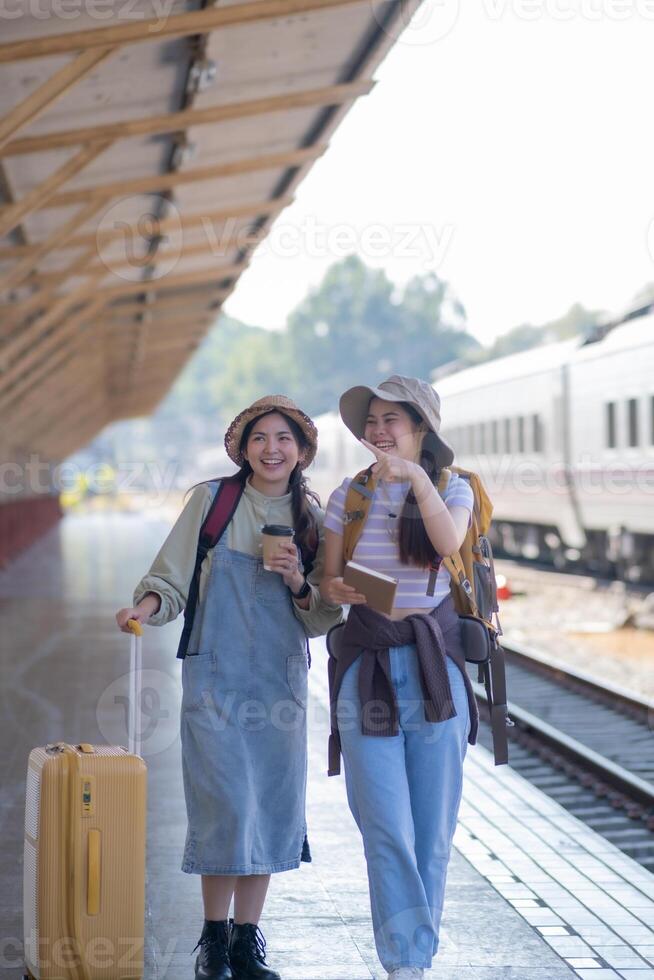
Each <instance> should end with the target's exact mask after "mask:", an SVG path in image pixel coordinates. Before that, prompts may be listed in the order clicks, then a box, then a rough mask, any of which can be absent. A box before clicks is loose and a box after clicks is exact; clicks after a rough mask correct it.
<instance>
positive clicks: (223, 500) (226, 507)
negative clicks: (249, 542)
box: [177, 476, 245, 660]
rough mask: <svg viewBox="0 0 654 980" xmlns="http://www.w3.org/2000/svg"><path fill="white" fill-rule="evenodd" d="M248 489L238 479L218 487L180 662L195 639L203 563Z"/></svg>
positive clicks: (200, 549)
mask: <svg viewBox="0 0 654 980" xmlns="http://www.w3.org/2000/svg"><path fill="white" fill-rule="evenodd" d="M244 489H245V484H244V483H243V481H242V480H239V479H238V478H236V477H233V476H227V477H225V478H224V479H222V480H221V481H220V483H219V484H218V489H217V491H216V493H215V496H214V498H213V501H212V503H211V507H210V508H209V512H208V514H207V516H206V517H205V519H204V521H203V523H202V527H201V528H200V534H199V536H198V545H197V551H196V555H195V566H194V568H193V577H192V579H191V585H190V588H189V593H188V599H187V601H186V607H185V609H184V629H183V630H182V635H181V637H180V641H179V646H178V648H177V657H178V659H179V660H183V659H184V657H185V656H186V651H187V649H188V644H189V640H190V639H191V632H192V630H193V621H194V619H195V610H196V608H197V604H198V598H199V594H200V569H201V567H202V562H203V561H204V559H205V558H206V557H207V553H208V552H209V551H210V550H211V549H212V548H215V546H216V545H217V544H218V542H219V541H220V539H221V537H222V536H223V534H224V533H225V529H226V528H227V526H228V525H229V522H230V521H231V519H232V517H233V516H234V514H235V512H236V508H237V507H238V503H239V500H240V499H241V495H242V493H243V490H244Z"/></svg>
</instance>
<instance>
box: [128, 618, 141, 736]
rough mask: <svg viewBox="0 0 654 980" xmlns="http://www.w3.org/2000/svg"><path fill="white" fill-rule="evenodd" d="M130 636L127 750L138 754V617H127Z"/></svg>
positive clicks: (139, 650)
mask: <svg viewBox="0 0 654 980" xmlns="http://www.w3.org/2000/svg"><path fill="white" fill-rule="evenodd" d="M127 626H128V627H129V630H130V633H131V636H130V664H129V705H128V712H127V715H128V721H127V750H128V752H129V753H130V755H140V751H139V750H140V747H141V746H140V742H141V666H142V659H143V654H142V645H143V628H142V626H141V624H140V623H139V621H138V619H128V620H127Z"/></svg>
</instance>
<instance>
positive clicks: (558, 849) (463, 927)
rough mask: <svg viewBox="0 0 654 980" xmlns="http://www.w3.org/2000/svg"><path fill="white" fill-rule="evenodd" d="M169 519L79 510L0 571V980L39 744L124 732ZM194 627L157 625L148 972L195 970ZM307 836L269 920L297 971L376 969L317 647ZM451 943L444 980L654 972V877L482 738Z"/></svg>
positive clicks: (361, 867)
mask: <svg viewBox="0 0 654 980" xmlns="http://www.w3.org/2000/svg"><path fill="white" fill-rule="evenodd" d="M166 531H167V526H166V525H165V524H163V523H161V522H160V521H158V520H156V519H143V518H141V517H136V516H125V515H114V516H109V517H90V518H77V517H75V518H66V520H65V521H64V522H63V523H62V524H61V526H60V527H59V528H57V529H55V530H54V531H52V532H50V533H49V534H48V535H47V537H46V538H45V539H44V540H43V541H42V542H40V543H39V544H38V545H36V546H34V547H32V548H31V549H30V551H29V552H28V553H26V554H25V555H23V556H22V557H21V558H20V559H18V560H17V562H15V563H14V565H13V566H12V567H11V568H10V569H7V570H5V571H4V572H2V573H0V651H1V654H2V656H1V657H0V663H1V665H2V685H1V693H0V699H1V700H0V733H1V735H2V745H3V747H4V752H3V757H2V787H3V789H2V806H1V809H0V833H1V834H2V841H3V844H2V854H1V858H0V861H1V866H2V870H3V882H4V887H3V889H2V891H1V892H0V915H1V917H2V923H3V930H2V939H1V941H2V946H1V948H0V976H2V977H3V978H4V977H6V978H7V980H13V978H19V977H20V976H21V967H22V939H21V936H22V922H21V920H22V898H21V891H22V838H23V800H24V779H25V767H26V760H27V755H28V752H29V750H30V748H31V747H32V746H34V745H42V744H45V742H48V741H52V740H58V739H63V740H66V741H71V742H78V741H80V740H84V741H90V742H103V741H109V742H119V743H121V744H124V743H125V728H124V723H123V719H122V716H121V714H120V712H119V710H118V709H117V706H116V702H115V698H116V696H120V695H122V694H125V693H126V692H127V677H126V676H125V672H126V670H127V667H128V647H129V642H128V640H127V638H126V637H125V636H123V635H122V634H120V633H119V632H118V630H117V628H116V627H115V624H114V618H113V616H114V613H115V611H116V609H118V608H119V607H120V606H122V605H127V604H129V603H130V602H131V592H132V588H133V585H134V584H135V582H136V581H137V580H138V578H139V577H140V576H141V574H142V573H143V572H144V571H145V570H146V569H147V567H148V565H149V562H150V560H151V558H152V557H153V555H154V553H155V552H156V550H157V548H158V546H159V544H160V542H161V540H162V539H163V537H164V536H165V533H166ZM180 628H181V622H179V623H176V624H171V625H169V626H167V627H165V628H163V629H149V630H147V631H146V641H145V644H144V668H145V670H146V673H145V675H144V687H145V688H147V692H146V693H145V695H144V697H145V698H146V703H145V706H144V721H146V720H147V719H148V718H149V721H150V725H149V727H148V729H147V735H146V738H145V741H144V746H143V755H144V757H145V758H146V761H147V763H148V768H149V806H148V854H147V875H148V880H147V936H146V945H147V954H146V978H147V980H164V978H165V980H191V978H192V977H193V961H194V957H193V956H191V950H192V949H193V947H194V946H195V943H196V942H197V939H198V937H199V931H200V928H201V924H202V904H201V898H200V881H199V877H197V876H192V875H185V874H183V873H182V872H181V871H180V870H179V866H180V861H181V854H182V847H183V842H184V834H185V829H186V825H185V811H184V798H183V792H182V779H181V765H180V743H179V734H178V728H179V726H178V715H179V703H180V693H181V690H180V679H179V674H180V662H179V661H176V659H175V651H176V646H177V638H178V636H179V631H180ZM312 646H313V656H314V666H313V669H312V673H311V688H312V704H311V711H310V787H309V806H308V819H309V837H310V842H311V848H312V853H313V863H312V864H310V865H306V864H304V865H302V867H301V869H299V870H298V871H293V872H288V873H285V874H280V875H276V876H273V883H272V886H271V892H270V897H269V901H268V904H267V906H266V912H265V918H264V921H263V922H262V928H263V930H264V933H265V935H266V937H267V940H268V952H269V962H270V963H271V964H272V965H274V966H275V967H277V968H278V969H279V970H280V972H281V974H282V976H283V977H284V980H364V978H365V980H370V978H373V977H374V978H383V977H384V976H385V974H384V972H383V971H382V969H381V967H380V965H379V962H378V960H377V957H376V953H375V949H374V943H373V937H372V930H371V926H370V916H369V907H368V889H367V880H366V873H365V863H364V860H363V853H362V848H361V843H360V839H359V835H358V831H357V829H356V826H355V824H354V822H353V820H352V818H351V816H350V813H349V810H348V808H347V804H346V801H345V788H344V782H343V779H342V777H335V778H331V779H328V778H327V777H326V775H325V771H326V758H327V755H326V747H327V729H328V714H327V704H326V673H325V670H324V665H325V657H326V655H325V652H324V646H323V643H322V641H313V644H312ZM455 846H456V849H455V850H454V851H453V856H452V860H451V863H450V870H449V875H448V885H447V893H446V906H445V913H444V919H443V927H442V931H441V949H440V951H439V955H438V958H437V961H436V962H435V966H434V968H433V970H432V971H430V972H429V974H427V977H428V978H430V980H431V978H433V980H436V978H438V980H445V978H447V980H455V978H456V980H490V978H500V977H502V978H515V980H559V978H564V977H574V976H580V977H583V978H586V977H594V978H597V980H605V978H607V977H611V978H623V980H634V978H643V980H645V978H647V977H650V976H654V880H653V879H652V876H650V875H648V874H647V873H646V872H645V871H643V870H642V869H640V867H639V866H638V865H636V864H635V863H634V862H633V861H631V860H630V859H629V858H627V857H625V856H623V855H622V854H621V852H619V851H617V850H616V849H615V848H613V847H612V846H611V845H609V844H607V843H606V842H604V841H603V840H602V839H601V838H599V837H598V836H597V835H595V834H594V833H593V832H592V831H589V830H588V829H587V828H585V827H584V826H583V825H582V824H580V823H579V822H578V821H577V820H576V819H575V818H574V817H571V816H570V815H569V814H568V813H567V812H566V811H564V810H563V809H562V808H561V807H559V806H558V805H557V804H555V803H553V802H551V801H550V800H549V799H548V798H547V797H545V796H543V794H542V793H540V792H539V791H538V790H536V789H534V788H532V787H531V786H530V785H529V784H528V783H526V782H525V781H524V780H523V779H522V778H521V777H519V776H517V775H516V774H515V773H513V772H511V770H510V769H508V767H499V768H497V769H496V768H494V767H493V765H492V759H491V757H490V756H489V754H488V753H487V752H486V751H485V750H484V749H483V748H482V747H481V746H475V747H474V748H471V749H469V752H468V756H467V759H466V767H465V783H464V799H463V802H462V807H461V812H460V821H459V826H458V828H457V833H456V837H455Z"/></svg>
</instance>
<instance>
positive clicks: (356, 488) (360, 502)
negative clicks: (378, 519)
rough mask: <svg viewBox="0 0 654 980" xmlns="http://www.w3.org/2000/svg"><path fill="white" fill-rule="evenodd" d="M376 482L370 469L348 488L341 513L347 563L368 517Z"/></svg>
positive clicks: (358, 476) (363, 472)
mask: <svg viewBox="0 0 654 980" xmlns="http://www.w3.org/2000/svg"><path fill="white" fill-rule="evenodd" d="M376 486H377V481H376V479H375V477H374V475H373V472H372V467H371V466H369V467H368V469H367V470H361V471H360V472H359V473H357V475H356V476H355V477H354V479H353V480H352V482H351V483H350V486H349V487H348V491H347V495H346V497H345V507H344V511H343V558H344V559H345V561H349V560H350V559H351V557H352V555H353V554H354V549H355V548H356V545H357V541H358V540H359V538H360V537H361V533H362V531H363V528H364V526H365V523H366V519H367V517H368V511H369V510H370V505H371V503H372V498H373V497H374V495H375V487H376Z"/></svg>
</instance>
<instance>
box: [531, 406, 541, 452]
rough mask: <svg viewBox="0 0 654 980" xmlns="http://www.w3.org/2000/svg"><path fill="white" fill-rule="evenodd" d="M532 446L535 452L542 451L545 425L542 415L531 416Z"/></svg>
mask: <svg viewBox="0 0 654 980" xmlns="http://www.w3.org/2000/svg"><path fill="white" fill-rule="evenodd" d="M531 446H532V449H533V450H534V452H535V453H542V451H543V427H542V425H541V421H540V415H532V417H531Z"/></svg>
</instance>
